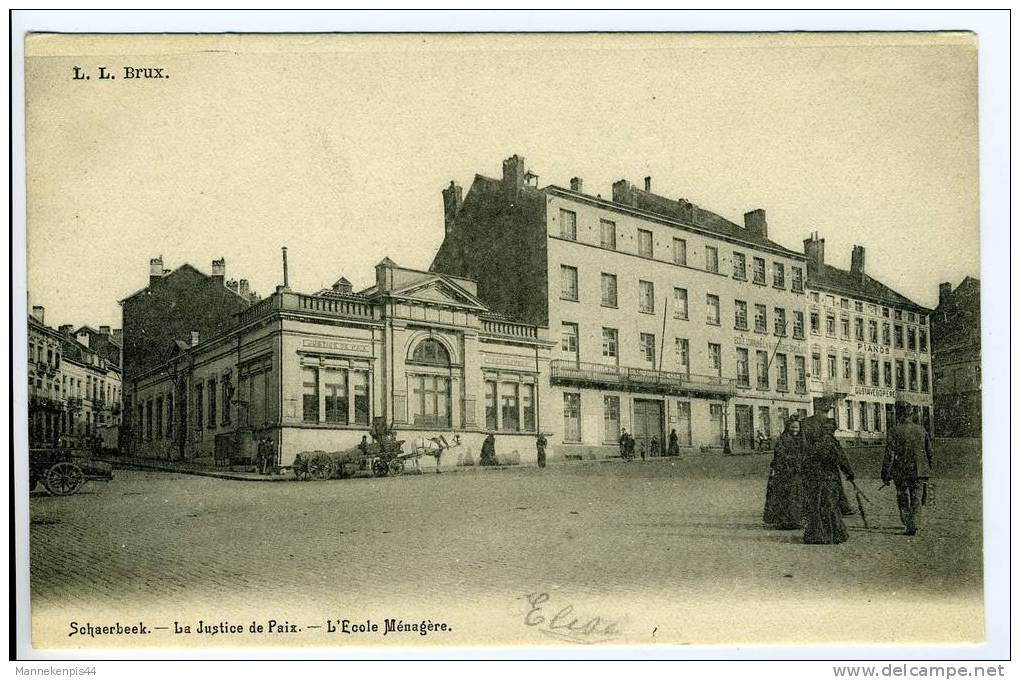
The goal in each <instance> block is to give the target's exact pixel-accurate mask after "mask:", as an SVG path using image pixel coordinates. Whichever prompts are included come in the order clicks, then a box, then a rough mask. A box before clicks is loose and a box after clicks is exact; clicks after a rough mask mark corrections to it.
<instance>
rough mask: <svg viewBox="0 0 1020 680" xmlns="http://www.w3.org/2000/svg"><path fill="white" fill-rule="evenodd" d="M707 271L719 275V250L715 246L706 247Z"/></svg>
mask: <svg viewBox="0 0 1020 680" xmlns="http://www.w3.org/2000/svg"><path fill="white" fill-rule="evenodd" d="M705 271H709V272H712V273H713V274H718V273H719V250H718V249H717V248H716V247H715V246H705Z"/></svg>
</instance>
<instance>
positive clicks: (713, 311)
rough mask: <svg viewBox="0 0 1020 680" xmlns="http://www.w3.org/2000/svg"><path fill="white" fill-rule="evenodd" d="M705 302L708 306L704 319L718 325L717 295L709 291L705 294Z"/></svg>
mask: <svg viewBox="0 0 1020 680" xmlns="http://www.w3.org/2000/svg"><path fill="white" fill-rule="evenodd" d="M705 304H706V305H707V306H708V315H707V316H706V321H707V322H708V323H710V324H712V325H713V326H718V325H719V296H718V295H712V294H711V293H709V294H707V295H706V296H705Z"/></svg>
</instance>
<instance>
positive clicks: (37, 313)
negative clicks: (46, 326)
mask: <svg viewBox="0 0 1020 680" xmlns="http://www.w3.org/2000/svg"><path fill="white" fill-rule="evenodd" d="M32 316H34V317H35V320H36V321H38V322H39V323H46V308H45V307H43V306H42V305H32Z"/></svg>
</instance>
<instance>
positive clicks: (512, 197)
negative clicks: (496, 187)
mask: <svg viewBox="0 0 1020 680" xmlns="http://www.w3.org/2000/svg"><path fill="white" fill-rule="evenodd" d="M523 187H524V158H523V157H521V156H518V155H517V154H514V155H513V156H511V157H510V158H507V159H506V160H505V161H503V194H504V195H505V196H506V199H507V200H508V201H510V202H511V203H514V202H516V201H517V197H518V196H519V195H520V193H521V189H522V188H523Z"/></svg>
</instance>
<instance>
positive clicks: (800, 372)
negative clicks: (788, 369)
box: [793, 357, 807, 393]
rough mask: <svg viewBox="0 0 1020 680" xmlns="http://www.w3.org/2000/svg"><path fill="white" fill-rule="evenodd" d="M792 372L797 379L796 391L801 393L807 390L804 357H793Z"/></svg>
mask: <svg viewBox="0 0 1020 680" xmlns="http://www.w3.org/2000/svg"><path fill="white" fill-rule="evenodd" d="M793 372H794V376H795V377H796V379H797V391H798V392H801V393H803V392H807V376H806V375H805V374H806V373H807V370H806V367H805V361H804V357H794V358H793Z"/></svg>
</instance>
